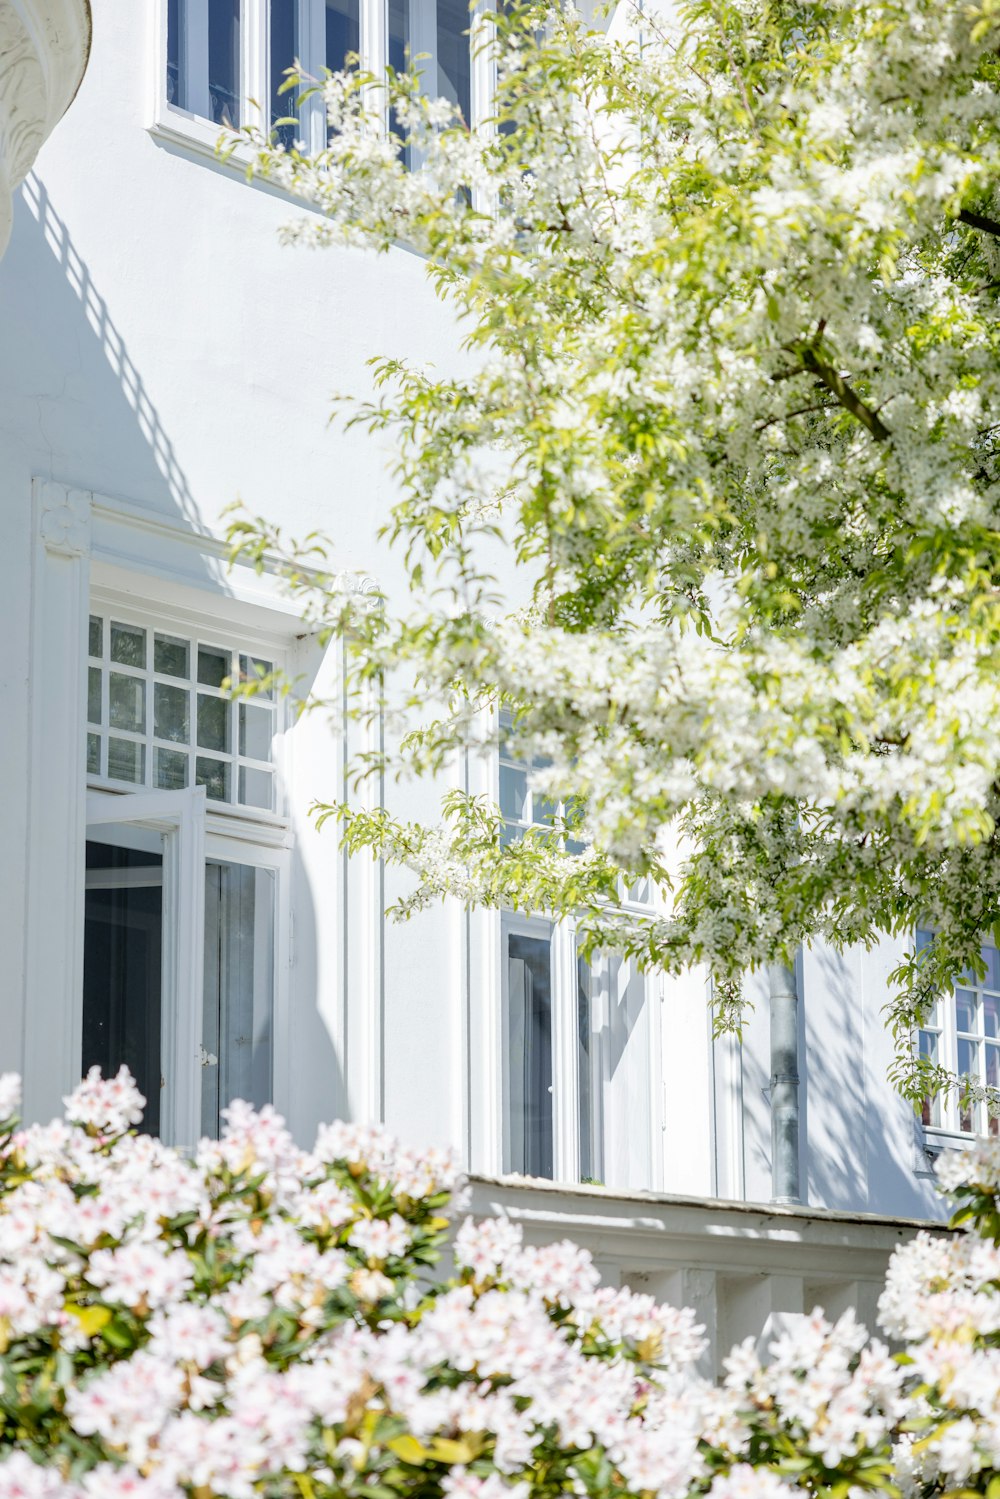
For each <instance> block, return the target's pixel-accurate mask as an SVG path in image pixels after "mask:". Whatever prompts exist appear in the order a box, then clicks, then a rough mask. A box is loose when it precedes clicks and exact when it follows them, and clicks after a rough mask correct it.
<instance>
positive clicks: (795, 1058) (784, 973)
mask: <svg viewBox="0 0 1000 1499" xmlns="http://www.w3.org/2000/svg"><path fill="white" fill-rule="evenodd" d="M767 986H768V994H769V997H770V1002H771V1201H772V1202H785V1203H798V1202H801V1201H802V1198H801V1196H800V1193H799V1015H798V1008H799V998H798V990H797V987H796V982H795V970H794V969H793V968H789V967H787V966H786V965H785V964H784V963H769V964H768V967H767Z"/></svg>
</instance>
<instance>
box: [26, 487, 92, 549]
mask: <svg viewBox="0 0 1000 1499" xmlns="http://www.w3.org/2000/svg"><path fill="white" fill-rule="evenodd" d="M34 483H35V503H36V506H37V510H36V515H37V522H38V534H39V537H40V538H41V541H42V543H43V545H44V547H45V550H46V551H47V552H55V553H57V554H58V555H59V556H61V557H85V556H87V555H88V554H89V552H90V507H91V500H92V496H91V494H90V491H89V490H86V489H70V488H69V486H68V485H66V484H57V483H56V482H55V481H54V480H52V479H36V480H35V481H34Z"/></svg>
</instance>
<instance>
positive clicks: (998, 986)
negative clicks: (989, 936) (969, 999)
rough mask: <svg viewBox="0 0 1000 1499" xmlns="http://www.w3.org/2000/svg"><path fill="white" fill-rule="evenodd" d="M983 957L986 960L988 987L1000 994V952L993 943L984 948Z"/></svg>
mask: <svg viewBox="0 0 1000 1499" xmlns="http://www.w3.org/2000/svg"><path fill="white" fill-rule="evenodd" d="M983 957H984V958H985V959H986V987H987V989H993V990H995V991H996V992H997V993H1000V950H998V949H997V948H995V947H994V946H993V945H992V943H991V944H990V945H989V946H988V947H984V948H983Z"/></svg>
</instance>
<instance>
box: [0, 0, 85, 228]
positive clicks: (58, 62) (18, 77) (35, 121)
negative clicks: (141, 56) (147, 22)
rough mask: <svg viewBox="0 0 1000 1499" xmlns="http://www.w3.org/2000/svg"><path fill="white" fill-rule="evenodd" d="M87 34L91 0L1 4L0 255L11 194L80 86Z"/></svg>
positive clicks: (6, 1) (8, 221)
mask: <svg viewBox="0 0 1000 1499" xmlns="http://www.w3.org/2000/svg"><path fill="white" fill-rule="evenodd" d="M90 30H91V18H90V0H0V255H2V254H3V252H4V250H5V249H6V248H7V240H8V239H9V237H10V226H11V220H12V217H13V204H12V199H13V194H14V192H15V191H16V189H17V188H18V187H19V185H20V184H21V183H22V182H23V181H24V179H25V177H26V176H27V175H28V173H29V172H30V171H31V168H32V166H33V165H34V161H35V157H36V156H37V155H38V152H39V150H40V149H41V147H42V145H43V143H44V142H45V141H46V140H47V139H48V137H49V136H50V135H51V134H52V131H53V129H54V128H55V126H56V125H57V124H58V122H59V120H60V119H61V118H62V116H63V115H64V114H65V112H66V110H67V109H68V108H69V106H70V104H71V103H72V101H73V97H74V95H75V94H76V91H77V89H78V88H79V86H80V81H81V79H82V78H83V74H84V71H85V69H86V66H87V58H88V56H89V54H90Z"/></svg>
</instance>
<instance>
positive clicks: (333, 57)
mask: <svg viewBox="0 0 1000 1499" xmlns="http://www.w3.org/2000/svg"><path fill="white" fill-rule="evenodd" d="M325 40H326V53H325V61H326V66H327V67H328V68H329V69H330V72H331V73H336V72H338V71H339V70H340V69H341V68H342V67H343V66H344V59H345V58H346V57H347V54H348V53H349V52H353V53H357V52H359V51H360V50H361V15H360V6H359V4H358V0H326V38H325Z"/></svg>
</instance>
